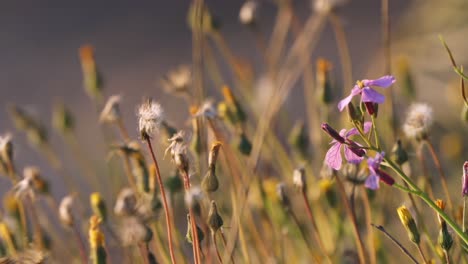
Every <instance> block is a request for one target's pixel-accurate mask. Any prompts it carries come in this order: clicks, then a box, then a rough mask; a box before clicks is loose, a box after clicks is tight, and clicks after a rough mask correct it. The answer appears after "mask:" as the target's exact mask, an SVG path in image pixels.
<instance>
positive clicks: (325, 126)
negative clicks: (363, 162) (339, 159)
mask: <svg viewBox="0 0 468 264" xmlns="http://www.w3.org/2000/svg"><path fill="white" fill-rule="evenodd" d="M321 127H322V129H323V131H325V132H327V134H328V135H330V137H332V138H334V139H335V140H336V141H338V142H340V143H341V144H343V143H345V139H344V138H343V137H342V136H340V134H339V133H338V132H337V131H336V130H335V129H333V128H332V127H331V126H330V125H329V124H327V123H322V126H321Z"/></svg>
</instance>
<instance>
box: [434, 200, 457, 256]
mask: <svg viewBox="0 0 468 264" xmlns="http://www.w3.org/2000/svg"><path fill="white" fill-rule="evenodd" d="M435 204H436V205H437V207H439V208H440V210H442V211H444V210H445V202H444V201H442V200H440V199H438V200H436V201H435ZM437 218H438V219H439V228H440V229H439V237H438V239H437V240H438V243H439V246H440V247H441V248H442V249H443V250H444V251H449V250H450V248H452V245H453V237H452V234H450V232H449V230H448V227H447V223H446V222H445V220H444V219H443V218H442V217H441V216H440V214H437Z"/></svg>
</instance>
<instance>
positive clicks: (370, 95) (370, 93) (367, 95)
mask: <svg viewBox="0 0 468 264" xmlns="http://www.w3.org/2000/svg"><path fill="white" fill-rule="evenodd" d="M361 100H362V101H363V102H373V103H378V104H381V103H383V102H384V101H385V96H383V95H382V94H380V93H379V92H377V91H376V90H374V89H372V88H370V87H364V88H363V89H362V97H361Z"/></svg>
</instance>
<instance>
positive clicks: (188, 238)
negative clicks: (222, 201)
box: [185, 214, 205, 244]
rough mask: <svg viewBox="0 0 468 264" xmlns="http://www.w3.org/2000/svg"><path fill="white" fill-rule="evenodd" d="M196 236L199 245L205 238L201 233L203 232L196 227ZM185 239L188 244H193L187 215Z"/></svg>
mask: <svg viewBox="0 0 468 264" xmlns="http://www.w3.org/2000/svg"><path fill="white" fill-rule="evenodd" d="M197 235H198V243H199V244H201V242H202V241H203V239H204V238H205V234H204V233H203V230H202V229H201V228H200V227H199V226H198V225H197ZM185 239H187V242H189V243H190V244H192V243H193V238H192V225H191V224H190V215H188V214H187V233H186V235H185Z"/></svg>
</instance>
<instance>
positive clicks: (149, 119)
mask: <svg viewBox="0 0 468 264" xmlns="http://www.w3.org/2000/svg"><path fill="white" fill-rule="evenodd" d="M163 119H164V111H163V109H162V107H161V105H160V104H158V103H157V102H154V101H152V100H151V99H149V100H146V101H145V102H144V103H142V104H141V105H140V107H139V108H138V128H139V131H140V135H141V137H142V138H143V139H147V138H150V137H151V135H153V134H154V133H155V132H156V131H157V130H158V129H159V127H160V126H161V123H162V121H163Z"/></svg>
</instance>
